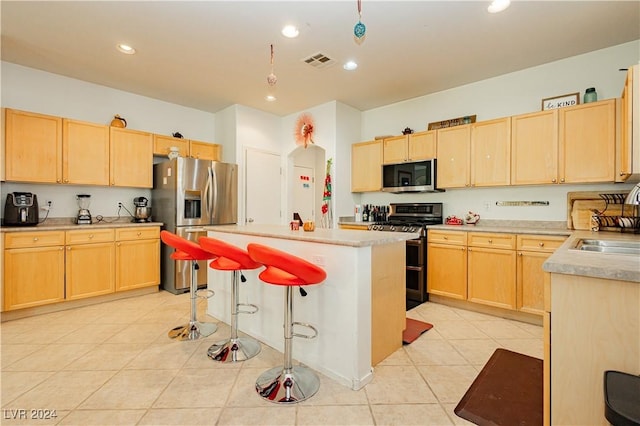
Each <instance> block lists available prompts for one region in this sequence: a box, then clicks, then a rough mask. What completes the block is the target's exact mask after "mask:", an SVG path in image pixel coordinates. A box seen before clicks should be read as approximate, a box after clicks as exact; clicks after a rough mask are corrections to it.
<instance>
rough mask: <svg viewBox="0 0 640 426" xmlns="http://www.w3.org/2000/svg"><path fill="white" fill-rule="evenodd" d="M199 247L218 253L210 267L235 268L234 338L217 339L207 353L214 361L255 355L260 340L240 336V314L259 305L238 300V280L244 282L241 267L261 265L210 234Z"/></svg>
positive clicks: (233, 283)
mask: <svg viewBox="0 0 640 426" xmlns="http://www.w3.org/2000/svg"><path fill="white" fill-rule="evenodd" d="M198 242H199V243H200V246H201V247H202V248H203V249H204V250H206V251H208V252H209V253H211V254H213V255H215V256H217V257H216V258H215V259H214V260H213V261H211V263H209V266H210V267H211V268H213V269H217V270H219V271H233V275H232V277H231V337H230V338H229V339H226V340H223V341H220V342H216V343H214V344H213V345H211V346H210V347H209V349H208V350H207V355H208V356H209V358H211V359H212V360H214V361H219V362H239V361H245V360H247V359H250V358H253V357H254V356H256V355H258V353H260V349H261V347H260V342H258V341H257V340H256V339H254V338H252V337H238V314H255V313H256V312H258V307H257V306H256V305H252V304H247V303H239V302H238V295H239V288H238V281H239V278H241V279H242V281H243V282H244V281H245V279H244V276H243V275H242V270H250V269H257V268H260V267H261V266H262V264H260V263H257V262H254V261H253V260H252V259H251V258H250V257H249V253H247V251H246V250H243V249H241V248H239V247H236V246H234V245H232V244H229V243H227V242H225V241H222V240H218V239H215V238H210V237H200V238H199V239H198ZM241 306H248V307H251V308H252V309H251V310H241V309H240V307H241Z"/></svg>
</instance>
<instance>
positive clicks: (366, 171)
mask: <svg viewBox="0 0 640 426" xmlns="http://www.w3.org/2000/svg"><path fill="white" fill-rule="evenodd" d="M381 189H382V141H380V140H375V141H370V142H361V143H355V144H353V145H351V192H368V191H380V190H381Z"/></svg>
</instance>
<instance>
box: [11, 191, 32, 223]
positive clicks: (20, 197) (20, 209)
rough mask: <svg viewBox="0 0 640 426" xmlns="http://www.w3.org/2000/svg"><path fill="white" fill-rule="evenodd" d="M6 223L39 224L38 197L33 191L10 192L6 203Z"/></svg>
mask: <svg viewBox="0 0 640 426" xmlns="http://www.w3.org/2000/svg"><path fill="white" fill-rule="evenodd" d="M4 224H5V225H7V226H35V225H37V224H38V197H37V196H36V194H32V193H31V192H10V193H8V194H7V199H6V200H5V203H4Z"/></svg>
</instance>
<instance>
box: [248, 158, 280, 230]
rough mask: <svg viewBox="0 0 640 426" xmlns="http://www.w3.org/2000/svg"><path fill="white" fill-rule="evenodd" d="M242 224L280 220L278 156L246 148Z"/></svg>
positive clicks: (271, 223) (275, 223)
mask: <svg viewBox="0 0 640 426" xmlns="http://www.w3.org/2000/svg"><path fill="white" fill-rule="evenodd" d="M244 164H245V191H244V193H245V215H244V218H245V219H244V221H245V224H247V225H248V224H252V223H255V224H270V225H277V224H280V223H281V222H282V215H281V200H282V186H281V185H282V182H281V176H282V174H281V163H280V155H278V154H274V153H272V152H266V151H260V150H256V149H247V150H246V151H245V163H244Z"/></svg>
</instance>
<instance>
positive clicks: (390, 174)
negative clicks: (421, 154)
mask: <svg viewBox="0 0 640 426" xmlns="http://www.w3.org/2000/svg"><path fill="white" fill-rule="evenodd" d="M436 176H437V174H436V159H435V158H432V159H430V160H423V161H414V162H403V163H396V164H383V165H382V190H383V191H386V192H393V193H403V192H441V191H442V190H440V189H438V186H437V179H436Z"/></svg>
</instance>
